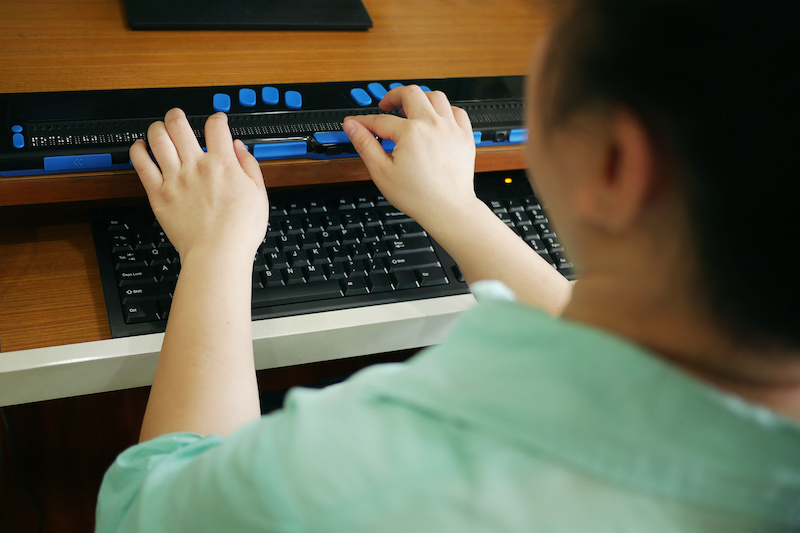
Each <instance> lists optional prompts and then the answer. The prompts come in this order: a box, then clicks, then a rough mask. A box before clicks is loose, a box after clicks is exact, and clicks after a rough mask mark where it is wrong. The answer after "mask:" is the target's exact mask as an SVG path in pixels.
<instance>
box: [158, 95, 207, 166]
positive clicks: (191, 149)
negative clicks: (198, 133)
mask: <svg viewBox="0 0 800 533" xmlns="http://www.w3.org/2000/svg"><path fill="white" fill-rule="evenodd" d="M164 126H165V127H166V129H167V133H169V137H170V139H172V143H173V144H174V145H175V149H176V150H177V151H178V157H180V158H181V161H188V160H189V159H193V158H196V157H198V156H200V155H202V153H203V149H202V148H200V143H198V142H197V138H196V137H195V136H194V132H193V131H192V127H191V126H190V125H189V121H188V120H187V119H186V114H185V113H184V112H183V111H182V110H180V109H178V108H177V107H176V108H173V109H170V110H169V111H167V114H166V116H165V117H164Z"/></svg>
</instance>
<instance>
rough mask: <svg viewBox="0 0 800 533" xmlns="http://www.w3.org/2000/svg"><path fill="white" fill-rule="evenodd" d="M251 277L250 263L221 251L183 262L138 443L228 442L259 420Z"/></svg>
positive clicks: (191, 257)
mask: <svg viewBox="0 0 800 533" xmlns="http://www.w3.org/2000/svg"><path fill="white" fill-rule="evenodd" d="M239 255H240V256H241V254H239ZM251 269H252V263H251V262H250V260H249V258H241V257H239V258H237V259H230V258H229V257H226V256H225V255H223V254H222V253H220V252H219V251H218V250H210V251H209V252H208V253H204V252H203V251H198V253H196V254H195V255H190V256H188V257H186V258H184V259H183V261H182V267H181V274H180V277H179V280H178V285H177V287H176V290H175V294H174V298H173V303H172V309H171V313H170V318H169V321H168V324H167V332H166V335H165V338H164V343H163V346H162V350H161V356H160V358H159V362H158V366H157V368H156V375H155V378H154V380H153V387H152V390H151V392H150V399H149V401H148V405H147V411H146V413H145V418H144V422H143V424H142V431H141V435H140V440H141V441H144V440H148V439H151V438H153V437H156V436H158V435H161V434H164V433H170V432H175V431H189V432H194V433H200V434H212V433H216V434H229V433H231V432H233V431H234V430H236V429H238V428H239V427H241V426H243V425H244V424H246V423H247V422H249V421H250V420H253V419H255V418H258V417H259V416H260V408H259V402H258V387H257V384H256V378H255V367H254V362H253V346H252V333H251V316H250V298H251V286H250V278H251Z"/></svg>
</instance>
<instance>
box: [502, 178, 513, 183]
mask: <svg viewBox="0 0 800 533" xmlns="http://www.w3.org/2000/svg"><path fill="white" fill-rule="evenodd" d="M503 181H505V182H506V183H511V182H512V181H514V180H512V179H511V178H506V179H505V180H503Z"/></svg>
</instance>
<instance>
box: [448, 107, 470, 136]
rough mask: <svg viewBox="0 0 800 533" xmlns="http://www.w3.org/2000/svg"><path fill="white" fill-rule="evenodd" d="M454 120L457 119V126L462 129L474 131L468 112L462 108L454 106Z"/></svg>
mask: <svg viewBox="0 0 800 533" xmlns="http://www.w3.org/2000/svg"><path fill="white" fill-rule="evenodd" d="M452 110H453V118H454V119H456V124H458V126H459V127H460V128H462V129H465V130H469V131H472V121H470V119H469V115H468V114H467V112H466V111H464V110H463V109H461V108H460V107H455V106H453V108H452Z"/></svg>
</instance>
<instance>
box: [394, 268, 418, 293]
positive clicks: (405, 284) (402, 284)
mask: <svg viewBox="0 0 800 533" xmlns="http://www.w3.org/2000/svg"><path fill="white" fill-rule="evenodd" d="M391 277H392V280H393V281H394V286H395V287H396V288H397V290H403V289H414V288H416V287H417V275H416V274H414V271H413V270H400V271H397V272H392V274H391Z"/></svg>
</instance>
